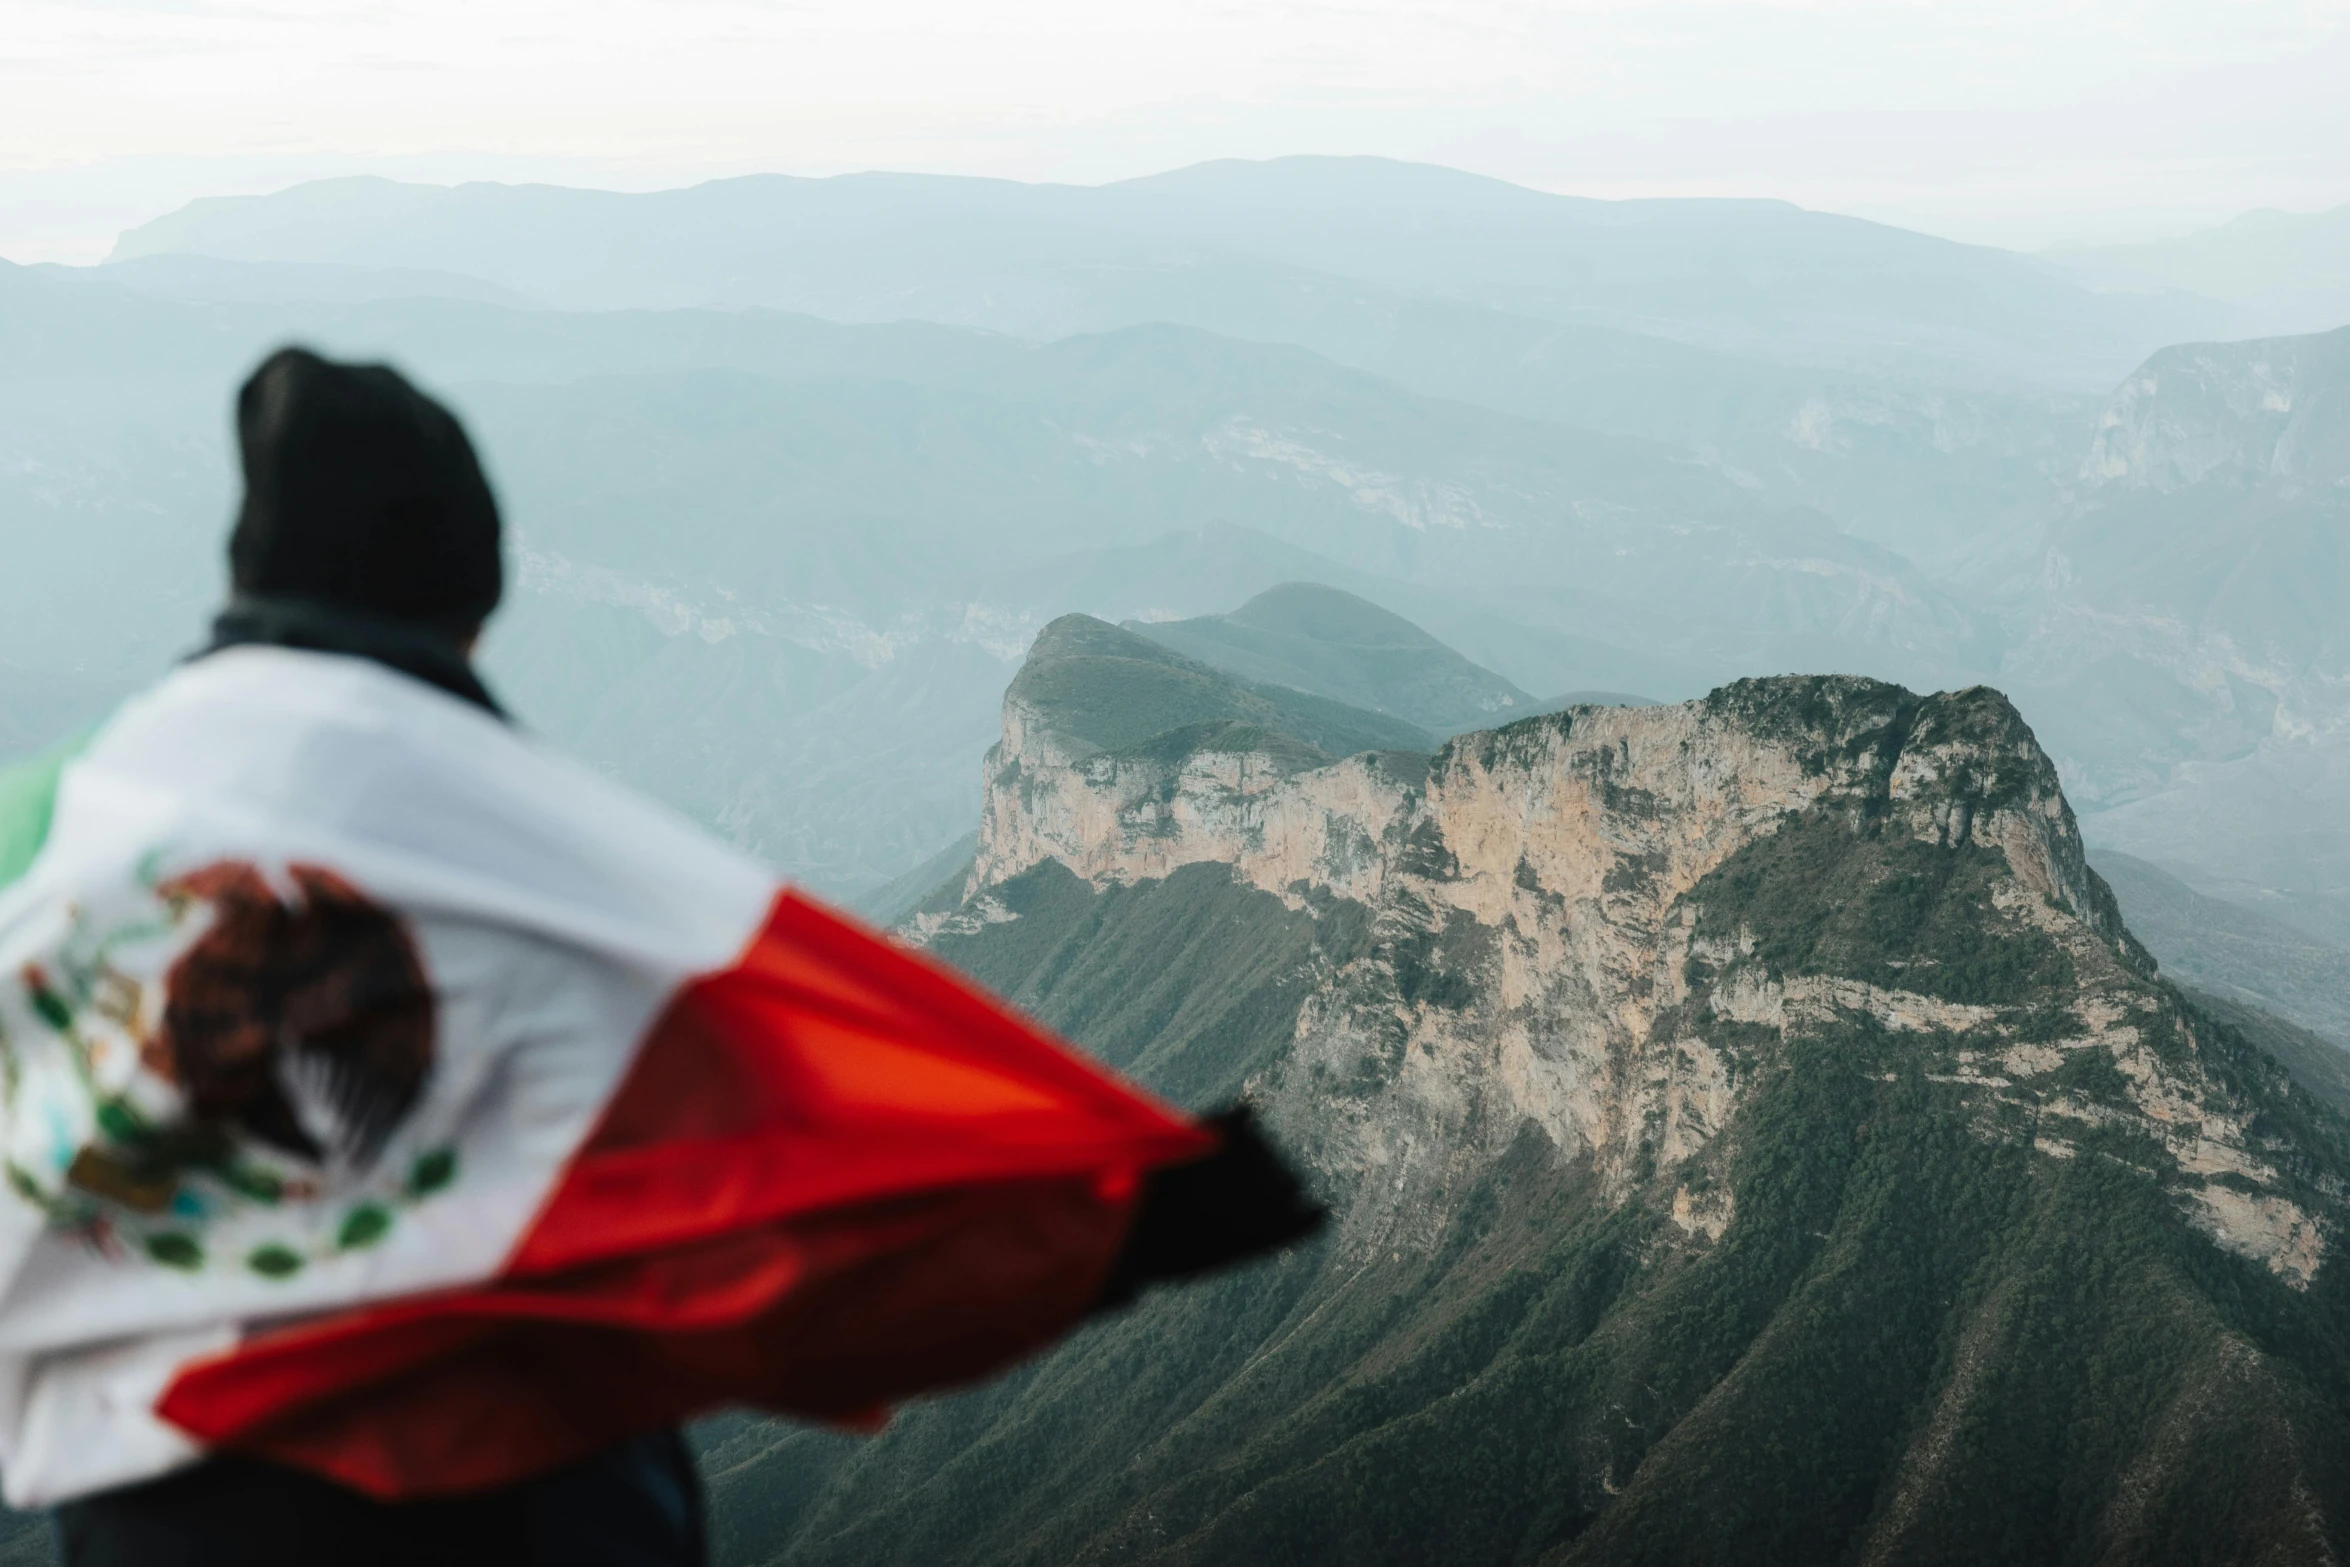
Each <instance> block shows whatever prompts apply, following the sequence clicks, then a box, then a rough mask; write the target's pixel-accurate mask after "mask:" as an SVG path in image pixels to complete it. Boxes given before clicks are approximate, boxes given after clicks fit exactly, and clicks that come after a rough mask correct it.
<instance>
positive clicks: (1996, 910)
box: [946, 678, 2327, 1286]
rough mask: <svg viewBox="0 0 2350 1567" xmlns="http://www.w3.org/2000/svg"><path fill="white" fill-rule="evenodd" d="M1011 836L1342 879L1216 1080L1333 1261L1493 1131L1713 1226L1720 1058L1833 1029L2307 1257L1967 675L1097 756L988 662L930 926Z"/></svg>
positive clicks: (1215, 740) (1010, 863)
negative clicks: (1387, 733) (1329, 753)
mask: <svg viewBox="0 0 2350 1567" xmlns="http://www.w3.org/2000/svg"><path fill="white" fill-rule="evenodd" d="M1046 861H1054V862H1058V863H1059V864H1060V865H1062V866H1065V867H1067V869H1068V870H1070V871H1072V872H1074V873H1075V874H1076V875H1077V876H1079V877H1081V878H1083V879H1085V880H1086V881H1087V882H1089V883H1091V884H1093V885H1094V886H1095V887H1108V886H1113V885H1132V884H1142V883H1151V882H1155V881H1158V880H1160V879H1162V878H1165V877H1167V876H1168V875H1169V874H1170V873H1172V872H1174V871H1175V870H1177V869H1179V868H1180V867H1183V866H1186V865H1197V864H1201V863H1203V862H1205V863H1214V864H1222V865H1224V866H1227V867H1229V868H1230V872H1231V874H1232V876H1233V877H1234V878H1235V879H1236V880H1238V881H1240V882H1243V883H1245V884H1247V885H1250V886H1254V887H1256V888H1259V889H1261V890H1263V891H1265V892H1268V893H1271V894H1274V895H1276V896H1278V897H1280V898H1281V899H1283V900H1284V901H1285V902H1287V903H1288V904H1289V905H1290V906H1291V907H1292V908H1293V909H1299V910H1309V911H1310V910H1316V909H1326V908H1328V907H1330V906H1331V904H1332V902H1333V900H1337V901H1343V902H1344V903H1346V904H1348V905H1357V906H1360V907H1361V908H1362V909H1364V910H1367V911H1368V915H1369V928H1370V931H1371V937H1370V939H1369V941H1368V943H1367V944H1366V945H1365V946H1364V948H1363V949H1362V951H1361V952H1360V953H1359V955H1356V956H1354V957H1352V958H1351V959H1349V960H1346V961H1343V962H1333V963H1331V964H1329V965H1327V967H1326V968H1325V969H1324V970H1323V971H1320V972H1318V973H1316V974H1315V975H1314V977H1313V984H1312V986H1311V988H1310V990H1309V992H1308V994H1307V996H1306V999H1305V1001H1304V1003H1303V1005H1302V1006H1301V1008H1300V1010H1299V1013H1298V1017H1297V1022H1296V1029H1295V1037H1294V1041H1293V1044H1292V1047H1291V1049H1290V1050H1289V1051H1288V1053H1287V1054H1286V1056H1285V1057H1284V1058H1283V1059H1281V1060H1279V1061H1278V1062H1275V1063H1274V1064H1272V1065H1271V1066H1269V1067H1267V1068H1266V1069H1265V1070H1264V1071H1263V1072H1262V1073H1261V1074H1260V1076H1259V1079H1258V1081H1257V1082H1256V1083H1255V1084H1254V1086H1253V1090H1252V1091H1253V1092H1254V1094H1255V1095H1256V1096H1257V1097H1259V1098H1260V1099H1261V1100H1262V1101H1263V1102H1264V1103H1265V1104H1266V1106H1267V1108H1268V1111H1269V1113H1270V1114H1271V1116H1272V1117H1273V1119H1274V1120H1275V1121H1276V1122H1277V1124H1278V1125H1279V1126H1280V1127H1281V1129H1282V1130H1283V1132H1284V1134H1285V1135H1286V1136H1287V1137H1288V1138H1290V1139H1291V1140H1292V1141H1293V1142H1294V1143H1295V1144H1296V1145H1298V1146H1299V1147H1301V1148H1303V1149H1305V1150H1307V1151H1308V1153H1309V1156H1310V1157H1311V1158H1312V1160H1313V1161H1314V1163H1315V1164H1316V1165H1317V1167H1318V1168H1319V1170H1320V1171H1321V1172H1322V1174H1323V1175H1324V1176H1325V1178H1326V1179H1328V1180H1329V1181H1330V1182H1331V1183H1332V1184H1333V1186H1334V1187H1335V1188H1336V1189H1338V1190H1340V1191H1341V1192H1343V1193H1345V1194H1346V1201H1345V1204H1344V1214H1343V1224H1342V1234H1341V1244H1342V1245H1347V1246H1351V1247H1355V1248H1360V1249H1362V1250H1363V1251H1365V1252H1366V1254H1367V1253H1369V1252H1372V1251H1376V1250H1380V1249H1387V1250H1396V1249H1399V1248H1409V1247H1423V1246H1427V1245H1431V1244H1433V1243H1434V1241H1435V1238H1436V1236H1437V1235H1438V1233H1439V1232H1440V1230H1441V1229H1442V1227H1443V1224H1444V1223H1445V1222H1446V1219H1447V1216H1448V1215H1449V1213H1450V1212H1451V1209H1452V1198H1453V1196H1454V1195H1457V1194H1458V1193H1459V1192H1460V1191H1462V1190H1464V1189H1465V1188H1466V1186H1467V1185H1468V1183H1470V1182H1471V1181H1473V1180H1474V1179H1475V1178H1476V1177H1477V1176H1478V1175H1479V1173H1480V1172H1482V1171H1483V1170H1485V1169H1487V1168H1489V1167H1490V1166H1491V1165H1492V1164H1493V1162H1494V1161H1495V1160H1497V1159H1499V1158H1500V1157H1501V1156H1502V1155H1503V1154H1504V1153H1505V1151H1506V1150H1507V1149H1508V1148H1509V1147H1510V1146H1511V1144H1512V1143H1513V1141H1514V1140H1515V1139H1517V1138H1519V1137H1520V1136H1521V1135H1522V1134H1523V1132H1524V1130H1525V1129H1526V1128H1527V1127H1528V1126H1532V1127H1533V1128H1536V1129H1538V1130H1539V1132H1540V1134H1541V1135H1542V1136H1543V1137H1544V1138H1546V1139H1548V1140H1549V1141H1550V1143H1552V1144H1553V1145H1554V1146H1555V1147H1556V1148H1557V1149H1558V1150H1559V1151H1560V1152H1561V1153H1562V1154H1563V1155H1565V1156H1567V1157H1568V1158H1570V1159H1572V1160H1574V1161H1578V1162H1579V1163H1580V1164H1582V1165H1583V1166H1584V1167H1585V1168H1586V1169H1587V1170H1588V1171H1589V1173H1590V1175H1591V1177H1592V1178H1593V1180H1594V1181H1595V1183H1596V1185H1595V1189H1596V1190H1597V1191H1598V1192H1599V1193H1600V1194H1601V1195H1602V1198H1603V1200H1605V1201H1608V1202H1614V1203H1623V1202H1629V1201H1641V1202H1649V1203H1654V1204H1657V1205H1658V1206H1659V1207H1660V1209H1662V1210H1663V1211H1664V1212H1666V1213H1667V1214H1668V1215H1669V1218H1670V1220H1671V1223H1672V1224H1673V1226H1674V1227H1675V1233H1678V1234H1679V1235H1681V1236H1682V1237H1684V1238H1685V1240H1686V1242H1687V1243H1688V1244H1690V1245H1693V1246H1706V1245H1710V1244H1713V1243H1714V1242H1716V1241H1718V1240H1719V1239H1720V1238H1721V1236H1722V1235H1723V1234H1724V1233H1725V1231H1726V1230H1727V1228H1728V1226H1729V1225H1730V1224H1731V1223H1733V1222H1734V1203H1733V1202H1732V1201H1731V1199H1730V1195H1729V1190H1728V1183H1727V1180H1726V1170H1727V1163H1726V1161H1727V1159H1728V1158H1729V1156H1730V1152H1731V1149H1730V1148H1728V1147H1726V1146H1725V1141H1726V1140H1725V1136H1724V1134H1725V1132H1728V1131H1730V1130H1731V1129H1732V1128H1734V1126H1735V1124H1736V1120H1737V1114H1738V1111H1739V1108H1740V1106H1741V1105H1742V1104H1743V1103H1744V1102H1745V1101H1746V1098H1747V1097H1748V1095H1749V1094H1750V1092H1751V1091H1752V1088H1753V1085H1754V1084H1756V1083H1757V1082H1759V1081H1761V1080H1762V1079H1763V1078H1764V1076H1765V1075H1767V1074H1768V1073H1770V1072H1772V1071H1774V1070H1778V1069H1779V1068H1780V1066H1781V1065H1782V1064H1783V1063H1784V1061H1785V1060H1786V1059H1787V1056H1788V1051H1789V1050H1790V1048H1791V1047H1792V1046H1794V1045H1795V1044H1797V1043H1799V1042H1802V1041H1813V1042H1822V1041H1825V1042H1828V1043H1830V1044H1831V1045H1832V1044H1833V1043H1834V1042H1835V1041H1837V1040H1839V1039H1842V1038H1845V1037H1846V1036H1851V1037H1853V1038H1855V1039H1858V1038H1861V1037H1863V1036H1866V1037H1869V1038H1874V1039H1887V1038H1889V1039H1892V1040H1894V1041H1896V1042H1897V1043H1898V1044H1899V1047H1900V1049H1899V1052H1898V1055H1897V1058H1896V1060H1897V1068H1898V1069H1899V1070H1914V1071H1917V1072H1920V1073H1922V1075H1923V1076H1924V1077H1925V1078H1926V1079H1928V1080H1930V1081H1933V1082H1936V1083H1941V1084H1946V1085H1957V1086H1958V1087H1959V1088H1960V1089H1961V1090H1962V1091H1963V1092H1964V1094H1965V1096H1966V1100H1965V1102H1966V1103H1967V1104H1968V1105H1969V1106H1970V1107H1971V1108H1970V1113H1971V1114H1972V1115H1973V1116H1974V1117H1975V1118H1976V1121H1977V1123H1978V1125H1979V1129H1980V1132H1981V1135H1983V1136H1984V1137H1987V1138H1995V1139H2002V1140H2006V1141H2010V1142H2013V1143H2015V1144H2016V1145H2017V1146H2019V1147H2030V1148H2032V1149H2033V1150H2035V1157H2039V1158H2044V1159H2056V1160H2062V1159H2071V1158H2075V1157H2079V1156H2080V1150H2081V1149H2082V1148H2083V1147H2084V1146H2085V1145H2094V1146H2095V1147H2096V1148H2097V1149H2099V1150H2100V1151H2101V1152H2100V1156H2101V1157H2122V1158H2125V1159H2127V1158H2130V1157H2140V1158H2143V1159H2145V1160H2147V1161H2149V1167H2150V1168H2153V1167H2156V1166H2159V1168H2158V1169H2156V1171H2155V1173H2157V1175H2158V1178H2160V1179H2162V1180H2163V1181H2164V1182H2165V1183H2166V1184H2167V1186H2168V1188H2169V1189H2170V1190H2171V1192H2172V1196H2173V1201H2174V1204H2175V1207H2176V1209H2177V1211H2179V1212H2180V1213H2181V1214H2183V1215H2185V1216H2186V1217H2188V1218H2189V1219H2190V1221H2191V1222H2193V1223H2195V1224H2197V1225H2198V1226H2199V1227H2200V1228H2202V1230H2203V1231H2204V1232H2205V1233H2206V1234H2208V1235H2209V1236H2210V1237H2211V1238H2212V1239H2214V1240H2216V1241H2217V1242H2218V1243H2220V1244H2221V1245H2223V1246H2226V1247H2228V1248H2230V1249H2232V1250H2235V1251H2237V1252H2239V1253H2242V1254H2244V1255H2247V1256H2251V1257H2255V1258H2257V1259H2258V1260H2260V1261H2261V1262H2262V1263H2263V1264H2264V1265H2265V1266H2267V1267H2268V1268H2269V1269H2270V1270H2271V1271H2273V1272H2274V1273H2275V1274H2276V1275H2277V1276H2279V1277H2280V1278H2282V1279H2284V1280H2285V1281H2286V1282H2288V1283H2291V1284H2294V1285H2296V1286H2306V1285H2307V1283H2308V1282H2309V1280H2310V1279H2311V1278H2312V1277H2313V1276H2314V1275H2315V1273H2316V1271H2317V1269H2318V1268H2319V1267H2320V1266H2321V1264H2322V1262H2323V1260H2324V1257H2325V1255H2326V1247H2327V1240H2326V1227H2325V1224H2324V1223H2323V1222H2321V1221H2320V1219H2318V1218H2317V1217H2315V1216H2314V1214H2313V1212H2312V1200H2311V1196H2310V1193H2309V1191H2308V1190H2307V1189H2305V1188H2303V1187H2300V1186H2296V1185H2295V1184H2294V1183H2293V1182H2291V1181H2288V1180H2285V1179H2284V1178H2283V1177H2280V1175H2279V1174H2278V1171H2277V1170H2276V1169H2275V1168H2274V1167H2273V1164H2272V1162H2271V1161H2270V1160H2268V1159H2267V1158H2265V1157H2264V1155H2263V1153H2262V1151H2261V1149H2260V1147H2259V1146H2258V1139H2257V1138H2256V1137H2255V1136H2254V1134H2253V1132H2252V1130H2251V1126H2252V1120H2253V1117H2252V1113H2251V1111H2250V1110H2249V1109H2248V1107H2247V1106H2246V1104H2245V1103H2244V1102H2243V1101H2242V1100H2241V1098H2240V1096H2238V1095H2237V1094H2236V1093H2235V1092H2234V1091H2233V1090H2231V1089H2230V1088H2228V1087H2227V1086H2226V1085H2225V1084H2224V1083H2223V1082H2221V1081H2220V1079H2219V1078H2218V1077H2217V1076H2215V1075H2214V1074H2213V1073H2211V1072H2210V1071H2208V1070H2206V1068H2205V1066H2204V1063H2203V1060H2202V1057H2201V1054H2200V1053H2199V1050H2198V1042H2197V1038H2196V1035H2195V1032H2194V1030H2195V1025H2194V1023H2193V1022H2192V1021H2191V1020H2190V1018H2189V1016H2188V1015H2187V1014H2186V1013H2185V1012H2183V1011H2182V1010H2181V1008H2180V1007H2179V1006H2178V1004H2177V1003H2176V1001H2175V998H2173V997H2171V996H2170V994H2169V993H2168V992H2167V990H2165V989H2164V988H2163V987H2161V986H2159V985H2157V984H2156V983H2154V982H2153V980H2152V973H2151V969H2152V966H2151V963H2150V962H2149V961H2148V960H2146V958H2145V957H2144V954H2143V953H2142V952H2141V951H2139V950H2138V949H2137V947H2136V945H2135V943H2134V942H2132V941H2131V940H2130V939H2129V937H2128V936H2127V934H2126V933H2125V932H2124V931H2123V930H2122V929H2121V927H2120V923H2119V920H2118V917H2117V916H2116V914H2115V912H2114V909H2113V904H2112V900H2111V898H2110V896H2109V895H2108V894H2107V893H2106V892H2105V890H2104V888H2103V886H2102V884H2101V883H2099V882H2098V881H2097V880H2096V878H2095V877H2094V876H2093V875H2092V873H2091V872H2090V871H2089V870H2088V868H2087V866H2086V864H2085V862H2084V860H2083V858H2082V852H2081V843H2080V837H2079V833H2078V831H2077V829H2076V827H2075V824H2074V821H2073V817H2072V813H2071V811H2070V809H2069V808H2068V807H2067V806H2066V804H2065V801H2064V798H2063V796H2062V794H2061V792H2060V790H2059V787H2058V784H2057V779H2056V774H2055V771H2054V769H2053V767H2052V766H2051V765H2050V763H2049V762H2048V760H2047V758H2046V757H2045V756H2044V755H2043V754H2042V752H2041V751H2040V749H2039V747H2038V745H2037V744H2036V743H2035V742H2034V741H2033V738H2032V736H2031V734H2030V732H2029V730H2028V729H2027V728H2026V727H2025V726H2024V724H2023V723H2022V721H2021V719H2020V718H2019V717H2018V716H2017V715H2016V713H2015V712H2014V710H2013V708H2012V707H2010V706H2009V705H2008V703H2007V702H2006V701H2005V699H2004V698H2002V697H2000V696H1999V695H1998V694H1997V693H1994V692H1991V691H1988V690H1981V689H1977V690H1972V691H1965V692H1958V693H1946V694H1942V695H1936V696H1929V697H1923V698H1920V697H1917V696H1913V695H1911V694H1910V693H1908V692H1905V691H1902V690H1900V689H1898V688H1896V687H1892V686H1887V685H1883V684H1880V683H1877V682H1872V681H1866V680H1859V679H1850V678H1807V679H1782V680H1766V681H1748V682H1741V683H1739V684H1737V685H1733V686H1729V687H1725V688H1724V689H1722V690H1720V691H1717V692H1715V693H1714V694H1713V695H1712V696H1710V697H1707V698H1705V699H1703V700H1701V701H1696V702H1689V703H1684V704H1681V705H1679V706H1674V707H1660V708H1645V709H1626V708H1581V709H1575V710H1571V711H1569V712H1566V713H1561V714H1555V715H1551V716H1548V717H1544V718H1539V719H1533V720H1528V721H1525V722H1521V723H1519V724H1515V725H1512V726H1510V727H1508V728H1506V729H1501V730H1496V731H1491V732H1485V733H1479V734H1471V735H1465V736H1462V737H1460V738H1459V739H1457V740H1455V741H1453V742H1451V743H1450V744H1448V745H1446V746H1445V747H1444V748H1443V749H1442V750H1440V751H1439V752H1437V753H1436V754H1435V755H1434V756H1433V757H1432V758H1429V759H1426V760H1425V762H1424V763H1423V762H1422V761H1421V760H1420V759H1417V758H1412V757H1406V756H1399V755H1395V754H1381V753H1366V754H1363V755H1359V756H1354V757H1349V758H1345V759H1342V760H1335V761H1332V760H1328V759H1326V758H1323V757H1320V756H1319V755H1317V754H1315V753H1312V752H1310V751H1306V750H1303V749H1301V748H1300V747H1298V746H1296V745H1295V744H1293V743H1289V742H1286V741H1284V740H1282V739H1281V738H1280V737H1279V736H1275V735H1271V734H1269V733H1267V732H1265V731H1263V730H1251V729H1247V728H1245V727H1243V726H1237V725H1229V724H1227V725H1220V726H1219V725H1214V724H1209V725H1199V726H1193V727H1192V728H1190V729H1186V730H1181V731H1177V732H1173V733H1171V734H1168V735H1162V736H1160V737H1158V738H1157V739H1156V740H1154V741H1153V742H1151V743H1149V744H1146V745H1141V746H1133V747H1128V748H1126V749H1123V750H1120V751H1116V752H1109V751H1102V750H1098V749H1095V748H1092V747H1089V746H1086V745H1084V744H1082V743H1076V742H1072V741H1071V740H1069V739H1068V737H1066V736H1065V735H1062V734H1059V733H1056V732H1055V731H1054V729H1053V728H1052V727H1051V725H1050V724H1049V722H1048V721H1046V720H1045V718H1044V717H1043V715H1041V714H1040V713H1039V712H1038V711H1037V710H1035V709H1034V708H1031V707H1029V706H1027V705H1026V704H1024V703H1023V702H1022V701H1021V700H1020V697H1019V693H1018V691H1017V689H1016V690H1015V693H1014V696H1013V698H1012V699H1011V700H1009V701H1008V702H1007V706H1006V711H1005V722H1004V734H1003V740H1002V743H1001V744H1000V745H999V746H998V747H997V748H996V750H995V751H994V752H993V753H991V755H990V758H989V763H988V779H987V803H986V815H985V818H984V822H983V826H982V830H981V836H980V850H979V856H978V860H977V862H976V865H975V867H974V870H973V872H972V876H971V880H970V883H969V886H968V888H967V890H966V896H965V899H964V903H963V907H962V910H960V911H958V913H957V914H955V915H952V916H947V917H946V918H949V919H961V920H964V921H966V922H968V921H971V920H985V919H995V918H1008V917H1010V916H1009V915H1008V913H1006V912H1005V911H1004V910H1003V907H1002V905H1001V904H1000V903H998V902H995V901H994V900H993V895H992V892H991V889H992V888H994V887H996V886H998V885H1000V884H1001V883H1003V882H1006V881H1008V880H1010V879H1011V878H1013V877H1015V876H1018V875H1020V874H1022V873H1023V872H1026V871H1028V870H1030V869H1032V868H1034V867H1036V866H1037V865H1039V864H1041V863H1043V862H1046ZM2117 1137H2118V1138H2126V1139H2129V1140H2130V1142H2129V1146H2130V1147H2134V1148H2138V1149H2141V1150H2144V1151H2143V1152H2142V1153H2140V1154H2138V1155H2132V1154H2130V1153H2128V1152H2127V1150H2126V1149H2125V1151H2124V1152H2123V1153H2121V1154H2118V1155H2117V1154H2115V1153H2114V1152H2113V1151H2112V1150H2113V1149H2114V1148H2115V1147H2116V1146H2119V1145H2117V1144H2116V1141H2115V1139H2116V1138H2117ZM1727 1141H1729V1142H1734V1141H1735V1139H1734V1138H1731V1139H1728V1140H1727Z"/></svg>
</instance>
